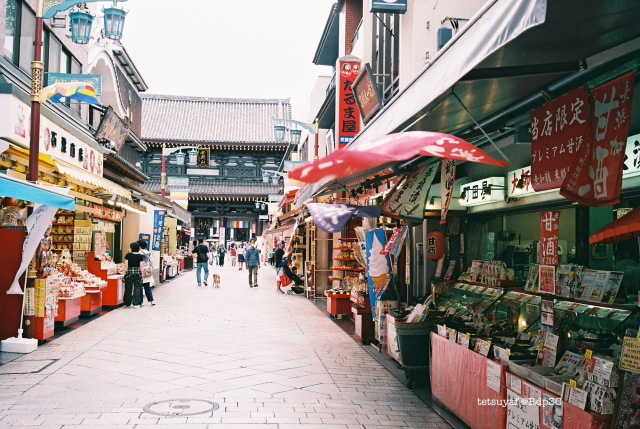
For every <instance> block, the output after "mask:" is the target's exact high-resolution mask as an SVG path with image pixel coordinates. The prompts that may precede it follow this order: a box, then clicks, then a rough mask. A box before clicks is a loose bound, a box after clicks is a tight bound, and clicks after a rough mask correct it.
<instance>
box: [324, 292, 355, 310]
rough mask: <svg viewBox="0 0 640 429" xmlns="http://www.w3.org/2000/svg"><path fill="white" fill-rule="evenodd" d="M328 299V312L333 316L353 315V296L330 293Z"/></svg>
mask: <svg viewBox="0 0 640 429" xmlns="http://www.w3.org/2000/svg"><path fill="white" fill-rule="evenodd" d="M325 295H326V297H327V312H328V313H329V314H330V315H332V316H344V315H349V314H351V294H349V293H329V292H325Z"/></svg>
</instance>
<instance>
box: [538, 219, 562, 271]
mask: <svg viewBox="0 0 640 429" xmlns="http://www.w3.org/2000/svg"><path fill="white" fill-rule="evenodd" d="M559 220H560V212H559V211H557V210H548V211H544V212H542V213H540V251H539V254H538V256H539V257H540V264H542V265H558V226H559Z"/></svg>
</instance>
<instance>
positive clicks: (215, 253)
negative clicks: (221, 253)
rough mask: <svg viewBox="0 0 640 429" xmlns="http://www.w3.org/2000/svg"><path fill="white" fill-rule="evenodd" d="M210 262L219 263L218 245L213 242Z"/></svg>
mask: <svg viewBox="0 0 640 429" xmlns="http://www.w3.org/2000/svg"><path fill="white" fill-rule="evenodd" d="M210 264H211V265H213V264H216V265H220V264H219V263H218V245H217V244H216V243H213V244H212V245H211V261H210Z"/></svg>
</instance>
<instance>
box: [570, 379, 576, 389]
mask: <svg viewBox="0 0 640 429" xmlns="http://www.w3.org/2000/svg"><path fill="white" fill-rule="evenodd" d="M569 387H570V388H572V389H575V388H576V387H578V385H577V384H576V381H575V380H569Z"/></svg>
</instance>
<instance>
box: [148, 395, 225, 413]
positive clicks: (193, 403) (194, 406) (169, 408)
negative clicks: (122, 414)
mask: <svg viewBox="0 0 640 429" xmlns="http://www.w3.org/2000/svg"><path fill="white" fill-rule="evenodd" d="M218 408H220V405H218V404H216V403H215V402H211V401H205V400H202V399H171V400H168V401H159V402H152V403H150V404H147V405H145V406H144V411H145V412H147V413H149V414H156V415H158V416H165V417H188V416H196V415H198V414H206V413H211V412H213V411H215V410H217V409H218Z"/></svg>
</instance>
